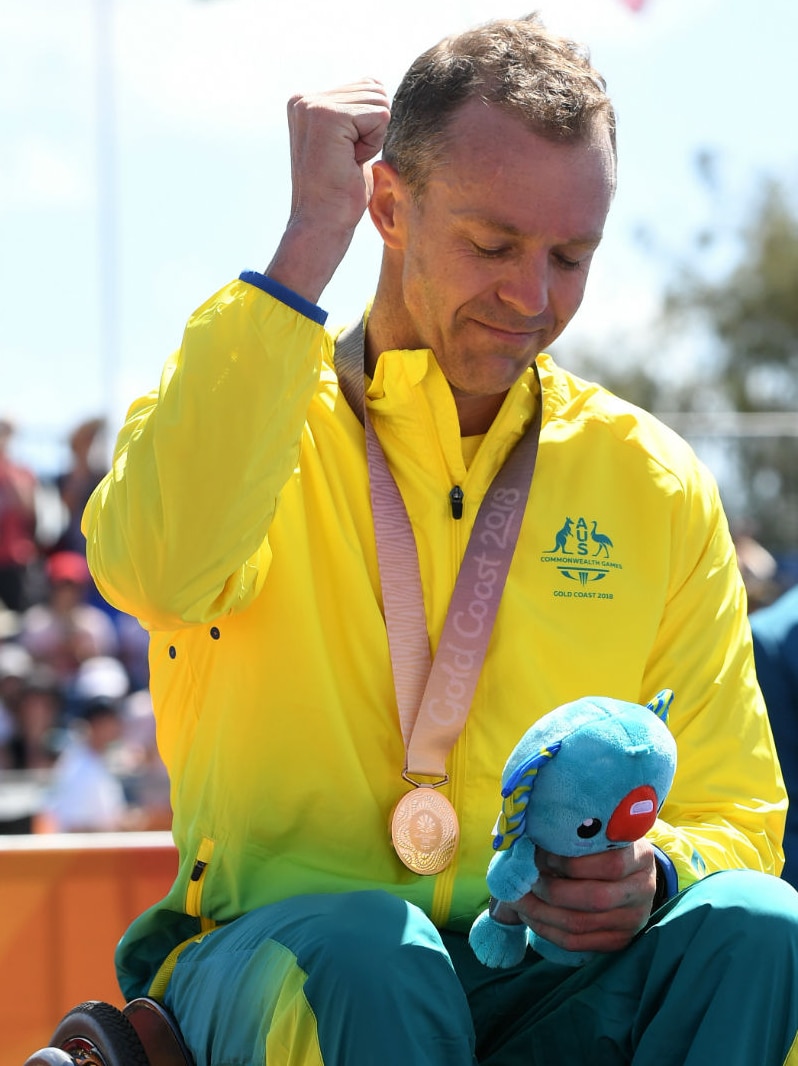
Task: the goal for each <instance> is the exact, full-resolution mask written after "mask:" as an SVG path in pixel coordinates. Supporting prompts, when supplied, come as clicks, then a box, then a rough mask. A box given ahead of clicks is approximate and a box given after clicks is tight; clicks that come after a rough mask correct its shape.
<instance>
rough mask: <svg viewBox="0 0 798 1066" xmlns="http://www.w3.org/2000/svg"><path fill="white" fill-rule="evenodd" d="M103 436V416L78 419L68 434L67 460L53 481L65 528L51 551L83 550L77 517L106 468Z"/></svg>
mask: <svg viewBox="0 0 798 1066" xmlns="http://www.w3.org/2000/svg"><path fill="white" fill-rule="evenodd" d="M104 435H105V419H103V418H91V419H89V420H88V421H86V422H81V424H80V425H79V426H77V427H76V428H75V429H74V430H73V431H72V433H71V434H70V437H69V449H70V452H71V463H70V466H69V468H68V469H67V470H65V471H64V472H63V473H62V474H59V475H58V476H57V477H56V482H55V483H56V486H57V488H58V492H59V495H60V497H61V500H62V501H63V504H64V509H65V512H66V515H65V520H66V527H65V529H64V531H63V533H62V534H61V536H60V537H59V539H58V541H57V542H56V544H55V545H54V550H55V551H74V552H80V553H81V554H83V553H84V552H85V547H86V539H85V537H84V536H83V534H82V533H81V531H80V520H81V517H82V515H83V509H84V507H85V506H86V503H87V501H88V499H89V496H91V494H92V491H93V490H94V488H95V486H96V485H97V484H98V483H99V482H100V481H101V479H102V478H103V476H104V475H105V473H106V470H107V465H106V464H105V462H104V459H103V456H102V446H103V442H104Z"/></svg>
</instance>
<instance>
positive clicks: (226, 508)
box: [83, 280, 326, 629]
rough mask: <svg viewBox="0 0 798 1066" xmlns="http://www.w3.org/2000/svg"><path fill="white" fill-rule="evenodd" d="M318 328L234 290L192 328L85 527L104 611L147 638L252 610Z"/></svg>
mask: <svg viewBox="0 0 798 1066" xmlns="http://www.w3.org/2000/svg"><path fill="white" fill-rule="evenodd" d="M325 338H326V334H325V331H324V329H323V326H322V325H321V324H320V323H319V322H315V321H313V320H312V319H311V318H309V317H306V316H304V315H302V314H299V313H297V312H296V311H295V310H293V309H292V308H290V307H288V306H286V304H284V303H282V302H280V301H279V300H277V299H275V298H274V297H273V296H271V295H269V294H268V293H266V292H263V291H261V289H259V288H257V287H255V286H253V285H250V284H248V283H246V282H245V281H241V280H239V281H235V282H233V283H232V284H230V285H229V286H227V287H226V288H224V289H222V290H221V291H220V292H219V293H217V294H216V295H215V296H214V297H212V298H211V299H210V300H209V301H208V302H207V303H205V304H204V305H203V306H202V307H200V308H199V310H198V311H197V312H196V313H195V314H194V315H193V316H192V318H191V319H190V320H189V322H188V325H187V327H186V330H185V333H184V337H183V343H182V345H181V348H180V350H179V351H178V352H177V353H176V354H175V355H174V356H173V357H172V358H171V359H170V360H169V361H168V362H167V364H166V367H165V369H164V372H163V375H162V379H161V385H160V389H159V390H158V391H157V392H153V393H150V394H149V395H147V396H144V397H143V398H141V399H139V400H138V401H136V402H135V403H134V404H133V405H132V407H131V408H130V410H129V412H128V415H127V419H126V421H125V424H124V426H123V428H122V430H121V432H120V433H119V436H118V439H117V443H116V448H115V452H114V458H113V463H112V467H111V470H110V472H109V473H108V475H107V476H106V477H105V479H104V480H103V481H102V482H101V484H100V485H99V486H98V487H97V489H96V490H95V492H94V494H93V496H92V498H91V499H90V501H89V503H88V505H87V508H86V511H85V513H84V518H83V530H84V533H85V535H86V541H87V549H86V550H87V558H88V560H89V565H90V568H91V571H92V574H93V575H94V578H95V580H96V582H97V585H98V588H99V589H100V591H101V592H102V594H103V595H104V596H105V597H106V599H108V601H109V602H110V603H112V604H113V605H114V606H116V607H117V608H119V609H120V610H122V611H125V612H127V613H129V614H132V615H135V616H136V617H137V618H139V619H140V620H141V622H142V623H143V624H144V625H145V626H146V627H147V628H149V629H158V628H178V627H180V626H181V625H192V624H197V623H201V622H205V621H208V620H210V619H212V618H215V617H219V616H220V615H223V614H225V613H228V612H230V611H234V610H237V609H240V608H242V607H244V606H246V604H247V603H249V602H250V601H251V600H252V598H253V597H254V596H255V595H256V594H257V592H258V591H259V589H260V588H261V586H262V584H263V581H264V579H265V575H266V572H267V570H268V566H269V561H270V552H269V546H268V529H269V524H270V522H271V519H272V516H273V514H274V510H275V506H276V503H277V499H278V496H279V494H280V491H281V489H282V487H283V485H284V484H285V482H286V481H287V479H288V478H289V477H290V475H291V473H292V471H293V469H294V467H295V465H296V462H297V458H298V455H299V447H300V440H301V435H302V429H303V426H304V422H305V417H306V413H307V408H308V405H309V404H310V400H311V397H312V395H313V392H314V389H315V388H316V385H317V382H318V376H319V366H320V360H321V353H322V349H323V346H324V344H325V343H326V341H325Z"/></svg>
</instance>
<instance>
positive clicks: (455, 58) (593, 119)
mask: <svg viewBox="0 0 798 1066" xmlns="http://www.w3.org/2000/svg"><path fill="white" fill-rule="evenodd" d="M473 97H476V98H478V99H481V100H484V101H485V103H488V104H494V105H496V106H498V107H501V108H502V109H503V110H504V111H508V112H510V113H511V114H514V115H517V116H518V117H519V118H520V119H522V121H524V122H525V123H526V124H527V125H528V126H529V128H530V129H532V130H533V131H534V132H535V133H539V134H540V135H542V136H544V137H549V138H551V139H553V140H566V141H567V140H571V141H573V140H580V139H582V138H584V137H587V136H589V135H590V134H591V133H592V132H593V131H594V130H595V129H596V127H597V125H600V124H602V123H603V125H604V126H605V128H606V129H607V132H608V134H609V137H610V141H611V144H612V150H613V154H614V153H615V111H614V109H613V106H612V103H611V101H610V98H609V96H608V95H607V92H606V85H605V82H604V79H603V78H602V77H601V75H600V74H599V73H598V72H597V71H596V70H594V68H593V67H592V65H591V63H590V57H589V53H588V51H587V49H586V48H584V47H583V46H581V45H579V44H577V43H576V42H574V41H570V40H568V39H567V38H564V37H558V36H556V35H555V34H552V33H550V32H549V31H548V30H547V29H546V28H545V26H544V25H543V23H542V22H541V20H540V18H539V17H538V15H537V14H531V15H527V16H525V17H523V18H520V19H494V20H492V21H490V22H486V23H485V24H484V25H482V26H478V27H476V28H475V29H472V30H467V31H466V32H465V33H461V34H458V35H457V36H452V37H446V38H444V39H443V40H442V41H440V42H439V43H438V44H436V45H434V46H433V47H432V48H430V49H428V50H427V51H426V52H424V53H423V54H422V55H420V56H419V57H418V59H416V60H415V62H414V63H413V64H412V66H411V67H410V68H409V70H408V71H407V73H406V74H405V76H404V78H403V79H402V82H401V84H400V85H399V88H398V90H397V92H396V95H395V97H394V100H393V104H392V106H391V121H390V123H389V125H388V131H387V134H386V137H385V144H384V146H383V158H384V159H385V160H386V162H388V163H390V164H391V166H393V167H395V169H396V170H397V171H398V173H399V174H400V175H401V176H402V178H403V179H404V180H405V181H406V182H407V184H408V186H409V187H410V189H411V191H412V192H413V194H414V195H416V196H418V195H419V194H420V193H421V192H422V190H423V188H424V185H425V184H426V182H427V180H428V178H429V175H430V173H431V171H432V170H433V168H434V167H435V166H436V165H437V164H439V163H440V162H441V161H442V159H443V157H444V155H445V151H446V131H447V128H448V126H449V123H450V121H451V119H452V117H453V115H454V113H455V112H456V111H457V109H458V108H459V107H460V106H461V105H462V104H464V103H465V102H466V101H467V100H470V99H471V98H473Z"/></svg>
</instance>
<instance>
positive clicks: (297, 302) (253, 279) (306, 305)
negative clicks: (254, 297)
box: [238, 270, 327, 326]
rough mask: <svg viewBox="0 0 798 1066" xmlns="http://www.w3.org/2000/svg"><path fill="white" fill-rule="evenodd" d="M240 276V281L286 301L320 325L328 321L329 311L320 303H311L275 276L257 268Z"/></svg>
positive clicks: (289, 305) (283, 301) (288, 304)
mask: <svg viewBox="0 0 798 1066" xmlns="http://www.w3.org/2000/svg"><path fill="white" fill-rule="evenodd" d="M238 277H239V281H245V282H246V283H247V284H248V285H254V286H255V287H256V288H258V289H262V290H263V291H264V292H267V293H268V294H269V296H273V297H274V298H275V300H279V301H280V303H284V304H286V305H287V306H288V307H291V308H293V310H294V311H297V312H298V313H299V314H300V315H304V316H305V318H309V319H311V321H313V322H318V324H319V325H320V326H323V325H324V323H325V322H326V321H327V312H326V311H323V310H322V309H321V308H320V307H319V305H318V304H314V303H311V301H310V300H306V299H305V297H304V296H300V295H299V293H298V292H294V290H293V289H289V288H288V287H287V286H286V285H281V284H280V282H279V281H275V280H274V278H270V277H269V276H268V275H267V274H260V273H258V271H257V270H244V271H242V273H241V274H239V275H238Z"/></svg>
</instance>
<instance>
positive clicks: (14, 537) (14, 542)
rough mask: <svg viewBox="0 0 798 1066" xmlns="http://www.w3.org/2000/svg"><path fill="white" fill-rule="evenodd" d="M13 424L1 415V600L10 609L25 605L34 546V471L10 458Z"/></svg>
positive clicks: (35, 483)
mask: <svg viewBox="0 0 798 1066" xmlns="http://www.w3.org/2000/svg"><path fill="white" fill-rule="evenodd" d="M13 434H14V427H13V426H12V425H11V423H10V422H8V421H6V420H5V419H0V601H2V602H3V604H4V605H5V606H6V607H8V608H10V609H11V610H12V611H20V610H22V609H23V608H24V607H26V606H27V600H26V582H27V577H28V571H29V569H30V567H31V566H32V564H33V563H34V562H35V560H36V558H37V555H38V548H37V546H36V486H37V478H36V475H35V474H34V473H33V472H32V471H31V470H28V469H27V467H24V466H21V465H20V464H19V463H15V462H13V461H12V460H11V458H10V455H9V443H10V440H11V438H12V436H13Z"/></svg>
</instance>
